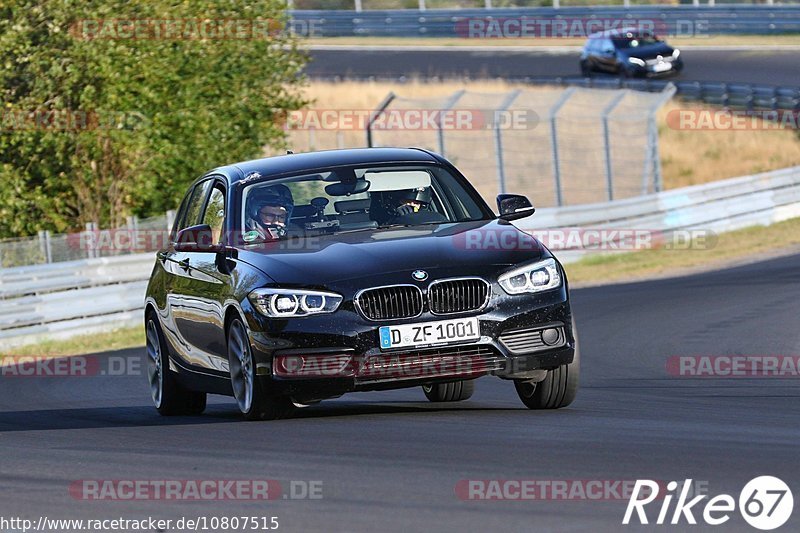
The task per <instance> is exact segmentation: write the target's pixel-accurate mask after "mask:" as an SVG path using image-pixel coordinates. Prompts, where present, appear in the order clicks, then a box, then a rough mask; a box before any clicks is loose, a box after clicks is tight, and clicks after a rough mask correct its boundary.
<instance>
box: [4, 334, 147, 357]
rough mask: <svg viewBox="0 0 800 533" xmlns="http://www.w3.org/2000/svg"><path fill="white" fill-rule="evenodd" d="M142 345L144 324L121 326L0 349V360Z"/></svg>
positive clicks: (60, 355) (54, 355)
mask: <svg viewBox="0 0 800 533" xmlns="http://www.w3.org/2000/svg"><path fill="white" fill-rule="evenodd" d="M138 346H144V326H136V327H131V328H121V329H116V330H114V331H109V332H107V333H97V334H93V335H79V336H77V337H72V338H69V339H60V340H56V339H46V340H43V341H41V342H37V343H34V344H28V345H26V346H20V347H19V348H12V349H5V348H3V349H2V350H0V360H2V359H3V358H4V357H8V356H21V355H25V356H35V357H62V356H69V355H86V354H92V353H100V352H108V351H113V350H122V349H124V348H136V347H138Z"/></svg>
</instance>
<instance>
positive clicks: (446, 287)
mask: <svg viewBox="0 0 800 533" xmlns="http://www.w3.org/2000/svg"><path fill="white" fill-rule="evenodd" d="M488 297H489V284H488V283H486V282H485V281H483V280H482V279H473V278H468V279H454V280H448V281H440V282H435V283H433V284H432V285H431V287H430V289H429V290H428V304H429V305H430V308H431V311H433V312H434V313H438V314H440V315H444V314H448V313H463V312H464V311H473V310H475V309H480V308H481V307H483V306H484V305H485V304H486V300H487V299H488Z"/></svg>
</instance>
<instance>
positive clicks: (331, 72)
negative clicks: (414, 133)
mask: <svg viewBox="0 0 800 533" xmlns="http://www.w3.org/2000/svg"><path fill="white" fill-rule="evenodd" d="M798 54H800V51H798V50H757V49H755V50H737V51H731V50H703V49H699V50H692V49H690V48H687V49H685V50H684V51H683V57H684V61H685V63H686V66H685V68H684V70H683V72H682V73H681V74H680V75H679V76H676V77H673V78H669V79H673V80H685V81H707V82H726V83H753V84H765V85H783V86H789V87H797V86H798V85H800V75H798V71H797V58H798ZM579 55H580V51H579V50H577V49H571V50H568V51H561V52H542V51H536V50H534V49H531V50H530V51H506V50H503V49H501V48H499V47H498V48H493V49H488V50H482V51H469V50H467V51H465V50H458V49H456V50H441V49H435V50H433V51H432V50H420V49H416V50H414V49H404V50H368V49H366V47H365V48H355V49H348V50H338V49H337V50H334V49H314V50H312V51H311V59H312V61H311V62H310V64H309V65H308V67H307V68H306V72H307V73H308V75H309V76H311V77H326V78H328V77H337V76H339V77H345V78H355V79H360V78H369V77H378V78H391V79H396V78H400V77H402V76H405V77H408V78H414V77H416V78H431V77H439V78H461V77H469V78H473V79H476V78H504V79H524V78H553V77H568V76H569V77H575V76H579V75H580V70H579V68H578V57H579Z"/></svg>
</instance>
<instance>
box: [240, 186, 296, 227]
mask: <svg viewBox="0 0 800 533" xmlns="http://www.w3.org/2000/svg"><path fill="white" fill-rule="evenodd" d="M247 203H248V209H247V216H248V219H247V223H246V231H247V232H248V233H249V232H256V233H257V234H258V235H257V236H258V237H260V238H261V239H263V240H268V241H272V240H275V239H283V238H285V237H286V234H287V223H288V221H289V219H290V218H291V216H292V211H293V210H294V200H293V198H292V191H290V190H289V187H287V186H286V185H283V184H278V185H272V186H269V187H264V188H262V189H259V190H257V191H255V192H254V193H253V196H252V198H249V199H248V201H247Z"/></svg>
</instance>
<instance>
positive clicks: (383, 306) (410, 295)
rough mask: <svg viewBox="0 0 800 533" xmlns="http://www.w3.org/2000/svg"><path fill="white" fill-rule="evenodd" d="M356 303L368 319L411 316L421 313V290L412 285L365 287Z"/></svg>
mask: <svg viewBox="0 0 800 533" xmlns="http://www.w3.org/2000/svg"><path fill="white" fill-rule="evenodd" d="M357 303H358V306H359V307H360V308H361V312H362V313H363V314H364V316H365V317H367V318H368V319H370V320H386V319H392V318H411V317H415V316H417V315H419V314H420V313H422V291H421V290H419V288H417V287H414V286H413V285H396V286H394V287H381V288H378V289H367V290H366V291H364V292H362V293H361V294H360V295H359V296H358V298H357Z"/></svg>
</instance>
